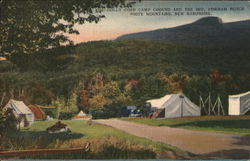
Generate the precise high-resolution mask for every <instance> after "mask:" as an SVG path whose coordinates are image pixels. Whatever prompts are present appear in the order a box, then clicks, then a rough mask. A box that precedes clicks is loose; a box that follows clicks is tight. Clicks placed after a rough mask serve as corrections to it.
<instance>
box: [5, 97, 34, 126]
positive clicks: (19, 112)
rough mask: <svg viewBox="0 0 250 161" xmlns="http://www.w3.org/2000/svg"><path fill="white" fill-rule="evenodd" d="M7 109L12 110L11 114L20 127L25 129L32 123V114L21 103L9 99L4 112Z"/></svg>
mask: <svg viewBox="0 0 250 161" xmlns="http://www.w3.org/2000/svg"><path fill="white" fill-rule="evenodd" d="M9 108H10V109H12V112H13V114H14V116H15V118H16V119H17V120H18V122H19V126H20V127H27V126H29V125H30V124H32V123H33V122H34V120H35V116H34V113H33V112H32V111H31V110H30V109H29V108H28V107H27V106H26V105H25V104H24V103H23V101H16V100H12V99H11V100H10V101H9V102H8V103H7V104H6V106H5V107H4V109H5V110H7V109H9Z"/></svg>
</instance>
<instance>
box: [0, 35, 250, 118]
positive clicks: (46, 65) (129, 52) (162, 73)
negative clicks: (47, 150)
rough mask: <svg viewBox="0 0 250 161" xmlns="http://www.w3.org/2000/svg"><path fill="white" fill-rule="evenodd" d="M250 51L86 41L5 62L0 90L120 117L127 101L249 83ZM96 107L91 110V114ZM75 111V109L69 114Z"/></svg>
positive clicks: (224, 90)
mask: <svg viewBox="0 0 250 161" xmlns="http://www.w3.org/2000/svg"><path fill="white" fill-rule="evenodd" d="M249 59H250V52H249V50H245V49H239V50H238V49H227V48H205V47H193V46H185V45H180V44H179V45H177V44H169V43H162V42H155V41H141V40H117V41H97V42H88V43H82V44H79V45H76V46H67V47H61V48H54V49H49V50H45V51H43V52H39V53H34V54H30V55H27V54H15V55H12V56H11V57H9V58H8V61H1V62H0V93H1V95H2V96H5V97H4V101H3V102H4V103H6V102H7V101H8V100H9V99H10V98H14V99H18V100H23V101H24V102H25V103H26V104H30V103H31V104H39V105H52V106H60V108H61V111H60V112H62V113H63V112H64V113H65V112H66V113H74V111H76V109H77V108H79V109H83V108H84V109H85V110H89V109H91V110H92V109H97V110H101V112H98V113H97V114H98V117H117V116H119V111H120V110H119V108H121V107H123V106H125V105H142V104H143V103H144V102H145V100H148V99H153V98H159V97H161V96H164V95H165V94H168V93H176V92H183V93H184V94H185V95H186V96H188V97H189V98H190V99H191V100H192V101H194V102H195V103H197V104H198V103H199V100H198V98H199V96H200V95H202V96H204V97H207V95H208V93H211V94H212V95H213V96H214V97H216V96H217V95H220V96H221V98H222V101H223V103H224V107H225V108H226V109H225V110H227V96H228V94H237V93H240V92H245V91H247V90H249V89H250V84H249V82H250V64H249ZM93 113H94V111H92V114H93ZM68 116H70V115H68Z"/></svg>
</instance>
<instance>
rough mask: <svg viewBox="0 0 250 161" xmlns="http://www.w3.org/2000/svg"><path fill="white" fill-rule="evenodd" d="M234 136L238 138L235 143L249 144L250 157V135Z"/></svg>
mask: <svg viewBox="0 0 250 161" xmlns="http://www.w3.org/2000/svg"><path fill="white" fill-rule="evenodd" d="M233 138H234V139H236V140H237V142H235V143H233V144H235V145H245V146H249V157H250V135H243V136H235V137H233Z"/></svg>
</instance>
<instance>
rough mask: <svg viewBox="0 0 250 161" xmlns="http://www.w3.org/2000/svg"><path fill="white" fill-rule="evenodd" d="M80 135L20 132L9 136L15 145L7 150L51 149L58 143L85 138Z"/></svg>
mask: <svg viewBox="0 0 250 161" xmlns="http://www.w3.org/2000/svg"><path fill="white" fill-rule="evenodd" d="M83 136H84V135H83V134H80V133H57V134H49V133H47V132H45V131H20V132H16V133H12V134H9V139H10V141H11V142H12V143H13V145H12V147H6V149H5V150H15V149H32V148H41V149H44V148H48V146H49V145H50V147H51V148H54V146H57V145H58V144H57V145H56V143H59V142H63V141H66V140H70V139H78V138H81V137H83Z"/></svg>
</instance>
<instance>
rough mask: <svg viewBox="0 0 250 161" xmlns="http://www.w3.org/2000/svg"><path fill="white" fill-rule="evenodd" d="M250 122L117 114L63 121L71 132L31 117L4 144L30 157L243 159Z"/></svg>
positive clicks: (230, 117)
mask: <svg viewBox="0 0 250 161" xmlns="http://www.w3.org/2000/svg"><path fill="white" fill-rule="evenodd" d="M249 121H250V117H249V116H239V117H232V116H203V117H186V118H176V119H161V120H157V119H149V118H117V119H105V120H93V122H92V124H91V125H90V124H88V122H87V121H80V120H63V121H62V122H63V123H64V124H67V125H68V127H69V128H70V130H71V133H60V134H48V133H47V132H46V129H47V128H48V127H50V126H51V125H53V124H55V123H56V121H36V122H35V123H33V124H32V125H31V126H30V127H29V128H22V129H21V130H20V133H18V135H17V134H10V138H12V140H14V141H13V142H16V144H13V145H9V147H6V148H5V149H6V150H7V151H9V152H14V153H16V152H19V154H24V153H25V155H22V157H20V158H33V159H34V158H36V159H55V158H57V159H58V158H63V159H65V158H68V159H80V158H84V159H101V158H108V159H118V158H120V159H155V158H157V159H160V158H168V159H202V158H211V159H220V158H223V159H225V158H235V159H243V158H245V157H247V156H246V155H248V151H247V149H248V148H249V146H250V145H249V142H248V141H247V139H248V140H249V134H250V131H249V130H250V127H249ZM185 134H186V135H185ZM184 135H185V137H183V136H184ZM211 146H213V148H211ZM31 149H32V150H35V152H36V153H38V154H34V152H33V151H32V150H31ZM23 150H24V153H23V152H22V151H23ZM27 150H28V151H27ZM30 150H31V151H30ZM52 151H61V152H60V153H55V152H53V154H52V155H51V154H49V153H50V152H52ZM70 151H75V152H74V153H71V152H70ZM19 154H18V155H17V156H19ZM26 154H27V155H26ZM237 154H240V155H237ZM0 156H1V155H0Z"/></svg>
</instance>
